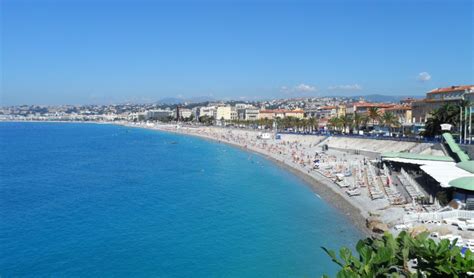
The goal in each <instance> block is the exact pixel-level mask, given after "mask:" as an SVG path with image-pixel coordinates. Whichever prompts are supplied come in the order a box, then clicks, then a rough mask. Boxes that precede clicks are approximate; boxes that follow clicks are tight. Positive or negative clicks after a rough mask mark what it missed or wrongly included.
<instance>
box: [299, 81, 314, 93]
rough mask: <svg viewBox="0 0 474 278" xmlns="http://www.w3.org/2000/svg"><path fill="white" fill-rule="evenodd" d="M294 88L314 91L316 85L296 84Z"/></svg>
mask: <svg viewBox="0 0 474 278" xmlns="http://www.w3.org/2000/svg"><path fill="white" fill-rule="evenodd" d="M295 90H296V91H298V92H305V93H306V92H314V91H316V87H314V86H311V85H307V84H303V83H301V84H299V85H298V86H296V87H295Z"/></svg>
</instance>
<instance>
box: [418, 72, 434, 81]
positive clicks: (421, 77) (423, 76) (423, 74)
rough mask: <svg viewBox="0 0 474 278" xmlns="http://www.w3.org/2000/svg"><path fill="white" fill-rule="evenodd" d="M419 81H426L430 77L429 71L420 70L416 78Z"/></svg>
mask: <svg viewBox="0 0 474 278" xmlns="http://www.w3.org/2000/svg"><path fill="white" fill-rule="evenodd" d="M417 79H418V80H419V81H421V82H426V81H429V80H430V79H431V75H430V74H429V73H427V72H426V71H424V72H420V73H419V74H418V78H417Z"/></svg>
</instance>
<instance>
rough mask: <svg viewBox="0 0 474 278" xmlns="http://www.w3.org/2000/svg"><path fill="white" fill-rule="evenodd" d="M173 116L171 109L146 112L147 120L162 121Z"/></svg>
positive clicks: (145, 117) (145, 118)
mask: <svg viewBox="0 0 474 278" xmlns="http://www.w3.org/2000/svg"><path fill="white" fill-rule="evenodd" d="M171 116H173V111H172V110H169V109H156V110H148V111H146V112H145V113H144V120H145V121H162V120H166V119H168V118H169V117H171Z"/></svg>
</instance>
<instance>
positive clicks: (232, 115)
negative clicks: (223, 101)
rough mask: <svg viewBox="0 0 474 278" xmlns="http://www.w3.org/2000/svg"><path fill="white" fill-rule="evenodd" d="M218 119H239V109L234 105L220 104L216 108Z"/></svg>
mask: <svg viewBox="0 0 474 278" xmlns="http://www.w3.org/2000/svg"><path fill="white" fill-rule="evenodd" d="M216 119H217V120H225V121H230V120H237V119H238V116H237V109H236V108H235V107H233V106H219V107H217V109H216Z"/></svg>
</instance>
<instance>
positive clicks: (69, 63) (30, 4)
mask: <svg viewBox="0 0 474 278" xmlns="http://www.w3.org/2000/svg"><path fill="white" fill-rule="evenodd" d="M0 5H1V25H0V26H1V48H0V52H1V60H0V64H1V80H0V81H1V84H0V85H1V87H0V88H1V92H0V105H1V106H6V105H19V104H41V105H56V104H111V103H123V102H153V101H157V100H159V99H162V98H168V97H179V98H194V97H203V96H205V97H212V98H214V99H234V100H239V99H241V100H254V99H262V98H287V97H288V98H289V97H306V96H307V97H310V96H339V95H345V96H356V95H368V94H384V95H407V96H408V95H409V96H422V95H424V94H425V93H426V92H427V91H428V90H431V89H433V88H437V87H444V86H451V85H461V84H474V81H473V79H474V69H473V65H474V58H473V57H474V45H473V32H474V20H473V2H472V1H470V0H465V1H464V0H446V1H434V0H433V1H415V0H412V1H409V0H399V1H389V0H387V1H384V0H379V1H375V0H372V1H355V0H347V1H342V0H335V1H329V0H328V1H289V0H288V1H264V0H258V1H257V0H255V1H243V0H242V1H151V0H135V1H132V0H129V1H124V0H116V1H112V0H96V1H92V0H82V1H79V0H30V1H24V0H2V1H0Z"/></svg>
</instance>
